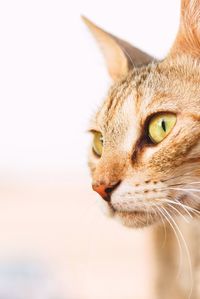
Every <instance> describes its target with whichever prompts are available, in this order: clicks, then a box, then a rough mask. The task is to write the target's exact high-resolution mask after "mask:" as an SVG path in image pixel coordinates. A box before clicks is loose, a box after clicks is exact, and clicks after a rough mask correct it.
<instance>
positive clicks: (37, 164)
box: [0, 0, 180, 299]
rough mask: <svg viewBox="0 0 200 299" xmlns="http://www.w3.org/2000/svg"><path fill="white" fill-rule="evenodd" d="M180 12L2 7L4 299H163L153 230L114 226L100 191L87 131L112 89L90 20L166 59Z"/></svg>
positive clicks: (116, 5) (0, 252) (6, 2)
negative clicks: (93, 181) (158, 295)
mask: <svg viewBox="0 0 200 299" xmlns="http://www.w3.org/2000/svg"><path fill="white" fill-rule="evenodd" d="M179 2H180V1H179V0H168V1H164V0H162V1H161V0H151V1H148V0H140V1H139V0H123V1H115V0H109V1H106V0H101V1H96V0H95V1H94V0H73V1H67V0H65V1H64V0H57V1H51V0H34V1H30V0H29V1H25V0H24V1H21V0H18V1H16V0H13V1H10V0H2V1H1V2H0V41H1V47H0V101H1V105H0V153H1V154H0V298H2V299H100V298H101V299H122V298H123V299H129V298H137V299H147V298H148V299H150V298H153V296H154V295H153V293H154V289H153V273H154V265H153V264H152V259H151V254H152V244H151V242H150V237H149V236H150V229H145V230H140V231H139V230H136V231H135V230H131V229H127V228H124V227H122V226H121V225H120V224H118V223H116V222H115V221H113V220H112V219H109V218H106V217H105V216H104V215H103V214H102V212H101V211H100V209H99V206H98V201H99V200H100V199H99V198H98V195H97V194H95V193H94V192H92V191H91V188H90V177H89V172H88V169H87V148H88V146H89V142H90V136H88V134H87V133H86V131H87V124H88V123H89V119H90V117H91V115H92V113H94V112H95V111H96V109H97V107H98V105H99V103H100V102H101V101H102V99H104V97H105V95H106V91H107V88H108V87H109V86H110V84H111V81H110V79H109V77H108V74H107V71H106V69H105V66H104V61H103V58H102V56H101V53H100V51H99V49H98V47H97V46H96V44H95V42H94V40H93V38H92V37H91V35H90V34H89V32H88V30H87V28H86V27H85V26H84V24H82V22H81V19H80V15H81V14H83V15H85V16H87V17H88V18H90V19H91V20H93V21H94V22H96V23H97V24H98V25H100V26H101V27H103V28H105V29H106V30H107V31H110V32H112V33H113V34H115V35H118V36H119V37H122V38H123V39H125V40H128V41H129V42H131V43H133V44H134V45H135V46H138V47H140V48H141V49H143V50H145V51H147V52H149V53H150V54H152V55H154V56H155V57H157V58H163V57H164V56H165V55H166V53H167V52H168V50H169V48H170V46H171V44H172V42H173V40H174V38H175V34H176V31H177V28H178V21H179V5H180V3H179ZM144 286H145V287H144Z"/></svg>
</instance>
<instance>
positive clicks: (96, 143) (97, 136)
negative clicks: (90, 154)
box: [92, 132, 103, 157]
mask: <svg viewBox="0 0 200 299" xmlns="http://www.w3.org/2000/svg"><path fill="white" fill-rule="evenodd" d="M93 135H94V137H93V145H92V148H93V151H94V153H95V154H96V155H97V156H98V157H101V155H102V152H103V135H102V134H101V133H100V132H93Z"/></svg>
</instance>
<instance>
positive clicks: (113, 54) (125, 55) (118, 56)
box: [82, 17, 153, 81]
mask: <svg viewBox="0 0 200 299" xmlns="http://www.w3.org/2000/svg"><path fill="white" fill-rule="evenodd" d="M82 19H83V21H84V23H85V24H86V25H87V27H88V28H89V30H90V31H91V32H92V34H93V36H94V37H95V39H96V40H97V42H98V44H99V46H100V48H101V50H102V53H103V55H104V58H105V61H106V65H107V68H108V72H109V74H110V76H111V77H112V79H113V80H114V81H116V80H120V79H121V78H123V77H124V76H125V75H127V73H128V72H129V70H130V69H131V68H133V67H134V66H141V65H145V64H148V63H149V62H151V61H152V60H153V57H151V56H150V55H148V54H146V53H145V52H143V51H141V50H139V49H138V48H135V47H133V46H132V45H130V44H129V43H127V42H126V41H124V40H122V39H119V38H118V37H116V36H114V35H112V34H110V33H108V32H106V31H104V30H103V29H101V28H100V27H98V26H97V25H95V24H94V23H92V22H91V21H90V20H89V19H87V18H86V17H82Z"/></svg>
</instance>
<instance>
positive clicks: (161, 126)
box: [148, 113, 176, 144]
mask: <svg viewBox="0 0 200 299" xmlns="http://www.w3.org/2000/svg"><path fill="white" fill-rule="evenodd" d="M175 124H176V115H175V114H172V113H163V114H158V115H155V116H154V117H153V118H152V119H151V120H150V123H149V127H148V133H149V137H150V139H151V141H152V142H153V143H155V144H157V143H160V142H161V141H162V140H163V139H165V137H167V135H168V134H169V133H170V132H171V130H172V129H173V127H174V126H175Z"/></svg>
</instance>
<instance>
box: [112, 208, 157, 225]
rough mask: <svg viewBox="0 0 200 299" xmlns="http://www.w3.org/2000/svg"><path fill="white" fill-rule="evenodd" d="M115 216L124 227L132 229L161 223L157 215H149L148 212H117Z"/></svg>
mask: <svg viewBox="0 0 200 299" xmlns="http://www.w3.org/2000/svg"><path fill="white" fill-rule="evenodd" d="M114 216H115V218H116V219H118V220H119V221H120V222H121V223H122V224H123V225H125V226H127V227H131V228H143V227H146V226H149V225H152V224H155V223H156V222H158V221H159V219H158V217H157V216H156V214H153V213H152V214H151V215H149V213H148V215H147V213H146V212H142V211H139V212H138V211H134V212H119V211H115V212H114Z"/></svg>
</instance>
